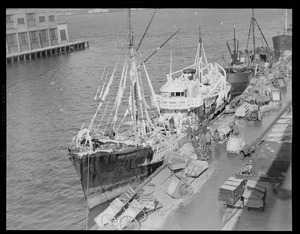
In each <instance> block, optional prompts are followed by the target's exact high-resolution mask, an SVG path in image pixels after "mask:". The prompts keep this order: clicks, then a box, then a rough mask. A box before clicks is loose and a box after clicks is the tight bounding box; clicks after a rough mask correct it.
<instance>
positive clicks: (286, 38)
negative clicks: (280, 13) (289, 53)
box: [272, 10, 292, 59]
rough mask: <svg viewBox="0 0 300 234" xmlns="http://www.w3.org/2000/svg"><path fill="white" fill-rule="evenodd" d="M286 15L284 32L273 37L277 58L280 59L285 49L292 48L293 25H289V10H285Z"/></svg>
mask: <svg viewBox="0 0 300 234" xmlns="http://www.w3.org/2000/svg"><path fill="white" fill-rule="evenodd" d="M284 16H285V24H284V30H283V34H281V35H277V36H274V37H272V40H273V48H274V55H275V59H278V58H279V56H280V55H281V54H282V53H283V52H284V51H285V50H292V27H291V25H290V27H288V26H287V18H288V10H285V13H284ZM278 34H279V33H278Z"/></svg>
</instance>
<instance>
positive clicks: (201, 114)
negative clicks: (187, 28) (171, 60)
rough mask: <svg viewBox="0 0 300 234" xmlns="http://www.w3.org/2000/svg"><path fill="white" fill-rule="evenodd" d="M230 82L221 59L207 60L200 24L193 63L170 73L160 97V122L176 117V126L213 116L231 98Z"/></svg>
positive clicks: (180, 126) (179, 127)
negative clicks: (218, 61)
mask: <svg viewBox="0 0 300 234" xmlns="http://www.w3.org/2000/svg"><path fill="white" fill-rule="evenodd" d="M230 89H231V85H230V83H228V82H227V81H226V71H225V69H224V68H223V67H222V66H221V65H219V64H218V63H208V62H207V59H206V54H205V51H204V47H203V42H202V37H201V31H200V28H199V43H198V48H197V52H196V57H195V61H194V63H193V64H192V65H190V66H188V67H185V68H183V69H180V70H178V71H175V72H172V73H169V74H167V82H166V83H165V84H164V85H163V86H162V87H161V88H160V94H157V101H158V105H159V108H160V110H161V120H160V122H161V123H163V122H164V123H168V121H170V119H172V118H173V119H174V127H175V130H177V129H179V130H180V129H181V128H182V127H183V126H182V125H184V124H186V126H188V125H193V124H194V123H197V122H198V123H199V122H201V121H203V120H204V119H212V118H214V117H215V116H217V115H218V114H219V113H221V112H222V111H223V110H224V108H225V106H226V104H227V103H228V102H229V100H230Z"/></svg>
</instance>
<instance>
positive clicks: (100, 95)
mask: <svg viewBox="0 0 300 234" xmlns="http://www.w3.org/2000/svg"><path fill="white" fill-rule="evenodd" d="M104 87H105V82H104V84H103V86H102V89H101V92H100V94H99V97H98V98H101V97H102V94H103V91H104Z"/></svg>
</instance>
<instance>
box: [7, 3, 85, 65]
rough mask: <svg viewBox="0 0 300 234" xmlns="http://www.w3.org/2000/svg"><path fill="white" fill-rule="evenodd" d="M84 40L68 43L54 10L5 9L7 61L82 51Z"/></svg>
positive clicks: (64, 26) (63, 28)
mask: <svg viewBox="0 0 300 234" xmlns="http://www.w3.org/2000/svg"><path fill="white" fill-rule="evenodd" d="M86 45H87V46H88V42H87V41H75V42H74V41H73V42H70V40H69V36H68V28H67V23H66V22H62V21H58V19H57V15H56V11H55V10H53V9H29V8H18V9H6V61H7V62H8V63H9V62H13V61H21V60H29V59H32V58H37V57H44V56H47V55H53V54H58V53H61V52H68V51H71V50H76V49H82V48H85V46H86Z"/></svg>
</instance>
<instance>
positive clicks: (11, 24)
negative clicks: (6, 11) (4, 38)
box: [6, 15, 14, 28]
mask: <svg viewBox="0 0 300 234" xmlns="http://www.w3.org/2000/svg"><path fill="white" fill-rule="evenodd" d="M6 28H14V18H13V15H6Z"/></svg>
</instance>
